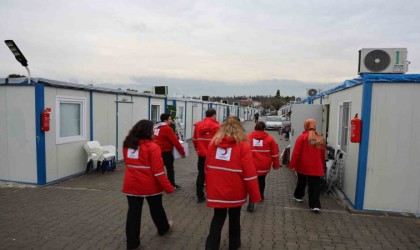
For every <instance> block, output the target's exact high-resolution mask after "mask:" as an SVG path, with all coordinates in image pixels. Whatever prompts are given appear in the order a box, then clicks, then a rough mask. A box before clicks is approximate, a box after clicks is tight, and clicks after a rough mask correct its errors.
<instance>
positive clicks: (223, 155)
mask: <svg viewBox="0 0 420 250" xmlns="http://www.w3.org/2000/svg"><path fill="white" fill-rule="evenodd" d="M231 152H232V148H219V147H218V148H217V150H216V159H218V160H222V161H230V154H231Z"/></svg>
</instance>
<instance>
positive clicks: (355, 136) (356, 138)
mask: <svg viewBox="0 0 420 250" xmlns="http://www.w3.org/2000/svg"><path fill="white" fill-rule="evenodd" d="M357 115H358V114H357V113H356V115H355V116H354V118H353V119H351V133H350V141H351V142H355V143H360V140H361V138H362V120H360V119H359V118H358V117H357Z"/></svg>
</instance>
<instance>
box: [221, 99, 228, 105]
mask: <svg viewBox="0 0 420 250" xmlns="http://www.w3.org/2000/svg"><path fill="white" fill-rule="evenodd" d="M220 102H221V103H224V104H227V103H228V102H227V100H221V101H220Z"/></svg>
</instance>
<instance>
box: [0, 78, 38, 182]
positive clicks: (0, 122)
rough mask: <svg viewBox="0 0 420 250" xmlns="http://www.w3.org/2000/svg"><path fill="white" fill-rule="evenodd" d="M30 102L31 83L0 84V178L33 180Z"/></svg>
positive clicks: (34, 159) (32, 95)
mask: <svg viewBox="0 0 420 250" xmlns="http://www.w3.org/2000/svg"><path fill="white" fill-rule="evenodd" d="M22 100H24V101H22ZM34 103H35V88H34V87H33V86H31V87H24V86H2V87H0V117H1V119H0V180H6V181H7V180H12V181H18V182H25V183H37V157H36V137H35V135H36V132H35V130H36V126H35V108H34Z"/></svg>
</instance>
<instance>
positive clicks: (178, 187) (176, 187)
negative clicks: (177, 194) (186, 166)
mask: <svg viewBox="0 0 420 250" xmlns="http://www.w3.org/2000/svg"><path fill="white" fill-rule="evenodd" d="M174 187H175V189H176V190H181V189H182V187H181V186H179V185H176V184H175V186H174Z"/></svg>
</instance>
